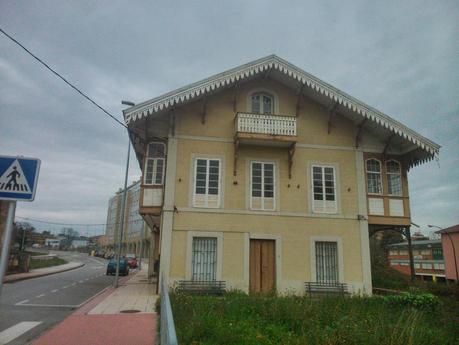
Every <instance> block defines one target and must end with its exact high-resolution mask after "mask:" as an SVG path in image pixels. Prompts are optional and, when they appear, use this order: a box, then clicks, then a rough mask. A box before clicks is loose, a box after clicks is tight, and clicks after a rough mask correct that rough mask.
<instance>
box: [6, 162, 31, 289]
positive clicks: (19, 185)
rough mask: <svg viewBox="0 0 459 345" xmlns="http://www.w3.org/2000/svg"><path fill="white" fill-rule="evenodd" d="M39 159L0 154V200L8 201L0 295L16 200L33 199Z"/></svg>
mask: <svg viewBox="0 0 459 345" xmlns="http://www.w3.org/2000/svg"><path fill="white" fill-rule="evenodd" d="M39 170H40V160H39V159H36V158H25V157H11V156H0V200H6V201H7V203H8V214H7V217H6V224H5V233H4V234H3V245H2V254H1V259H0V295H1V293H2V287H3V279H4V277H5V274H6V270H7V268H8V254H9V249H10V243H11V235H12V233H13V223H14V216H15V213H16V201H33V199H34V198H35V191H36V189H37V182H38V172H39Z"/></svg>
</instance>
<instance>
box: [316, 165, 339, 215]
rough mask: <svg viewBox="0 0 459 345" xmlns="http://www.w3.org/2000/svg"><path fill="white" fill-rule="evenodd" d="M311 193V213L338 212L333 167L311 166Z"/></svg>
mask: <svg viewBox="0 0 459 345" xmlns="http://www.w3.org/2000/svg"><path fill="white" fill-rule="evenodd" d="M311 193H312V212H313V213H336V212H338V203H337V193H336V174H335V168H334V167H332V166H319V165H313V166H312V169H311Z"/></svg>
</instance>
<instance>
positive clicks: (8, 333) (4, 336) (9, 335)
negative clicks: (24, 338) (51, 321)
mask: <svg viewBox="0 0 459 345" xmlns="http://www.w3.org/2000/svg"><path fill="white" fill-rule="evenodd" d="M40 323H41V322H39V321H24V322H19V323H18V324H16V325H14V326H11V327H10V328H7V329H5V330H4V331H2V332H0V344H7V343H9V342H10V341H13V340H14V339H16V338H17V337H20V336H21V335H23V334H24V333H25V332H27V331H30V330H31V329H32V328H34V327H36V326H38V325H39V324H40Z"/></svg>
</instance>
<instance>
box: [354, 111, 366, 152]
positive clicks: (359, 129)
mask: <svg viewBox="0 0 459 345" xmlns="http://www.w3.org/2000/svg"><path fill="white" fill-rule="evenodd" d="M367 120H368V119H367V118H365V119H363V121H362V122H360V124H359V125H358V126H357V134H356V136H355V147H356V148H357V147H359V145H360V141H361V140H362V132H363V126H364V125H365V122H367Z"/></svg>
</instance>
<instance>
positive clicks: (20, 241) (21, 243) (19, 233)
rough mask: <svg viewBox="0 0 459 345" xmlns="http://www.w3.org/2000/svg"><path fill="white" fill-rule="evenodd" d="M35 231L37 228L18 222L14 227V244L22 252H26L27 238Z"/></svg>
mask: <svg viewBox="0 0 459 345" xmlns="http://www.w3.org/2000/svg"><path fill="white" fill-rule="evenodd" d="M34 231H35V227H34V226H33V225H31V224H30V223H27V222H16V223H14V226H13V235H12V242H13V245H17V246H18V247H19V249H20V250H24V247H25V245H26V243H27V237H30V234H31V233H32V232H34Z"/></svg>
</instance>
